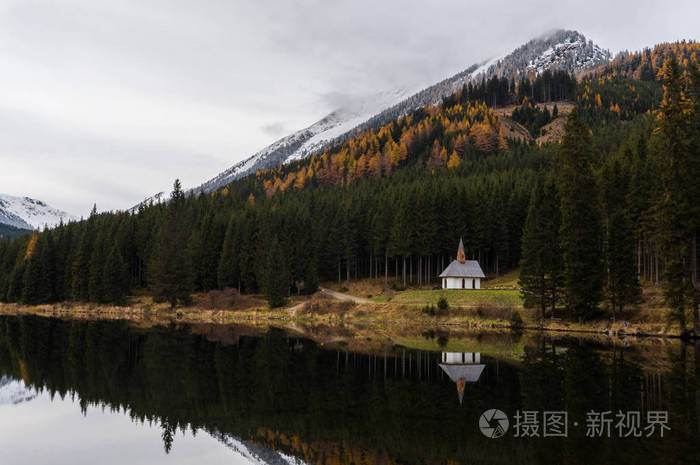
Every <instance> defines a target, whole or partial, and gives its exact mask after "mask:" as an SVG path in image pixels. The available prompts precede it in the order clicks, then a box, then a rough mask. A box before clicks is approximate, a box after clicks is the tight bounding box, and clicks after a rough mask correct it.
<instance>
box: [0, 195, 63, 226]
mask: <svg viewBox="0 0 700 465" xmlns="http://www.w3.org/2000/svg"><path fill="white" fill-rule="evenodd" d="M76 219H77V218H76V217H75V216H73V215H71V214H69V213H66V212H64V211H61V210H59V209H57V208H54V207H52V206H50V205H46V204H45V203H44V202H42V201H41V200H36V199H31V198H29V197H14V196H11V195H5V194H0V224H6V225H9V226H14V227H16V228H20V229H41V228H43V227H44V226H45V225H47V226H49V227H52V226H56V225H57V224H58V223H60V222H61V220H63V222H64V223H67V222H68V221H73V220H76Z"/></svg>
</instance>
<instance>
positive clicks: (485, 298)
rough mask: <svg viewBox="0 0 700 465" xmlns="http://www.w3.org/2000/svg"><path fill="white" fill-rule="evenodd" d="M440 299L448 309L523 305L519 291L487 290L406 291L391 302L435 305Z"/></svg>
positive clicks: (398, 294)
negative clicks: (485, 305)
mask: <svg viewBox="0 0 700 465" xmlns="http://www.w3.org/2000/svg"><path fill="white" fill-rule="evenodd" d="M440 297H445V299H447V302H448V303H449V304H450V307H477V306H479V305H484V304H487V305H493V306H496V307H522V305H523V302H522V299H521V298H520V292H519V291H515V290H487V289H483V290H437V291H406V292H401V293H397V294H396V295H395V296H394V298H393V299H392V300H391V301H392V302H393V303H398V304H406V305H429V304H432V305H437V301H438V299H440Z"/></svg>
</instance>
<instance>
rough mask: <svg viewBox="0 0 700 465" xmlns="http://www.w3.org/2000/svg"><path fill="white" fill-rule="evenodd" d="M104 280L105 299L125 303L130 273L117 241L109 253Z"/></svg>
mask: <svg viewBox="0 0 700 465" xmlns="http://www.w3.org/2000/svg"><path fill="white" fill-rule="evenodd" d="M103 282H104V295H103V300H104V301H105V302H108V303H112V304H116V305H124V304H125V303H126V300H127V295H128V293H129V274H128V270H127V267H126V264H125V263H124V259H123V258H122V254H121V251H120V250H119V245H118V244H116V243H115V244H114V245H113V246H112V248H111V250H110V251H109V254H108V255H107V261H106V262H105V265H104V276H103Z"/></svg>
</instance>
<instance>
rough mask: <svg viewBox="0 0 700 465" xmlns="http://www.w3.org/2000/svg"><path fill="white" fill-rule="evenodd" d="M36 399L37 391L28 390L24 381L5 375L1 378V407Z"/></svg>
mask: <svg viewBox="0 0 700 465" xmlns="http://www.w3.org/2000/svg"><path fill="white" fill-rule="evenodd" d="M35 397H36V391H34V390H33V389H28V388H27V387H26V386H25V385H24V383H23V382H22V381H17V380H15V379H12V378H8V377H7V376H5V375H3V376H2V377H0V405H3V404H20V403H22V402H29V401H30V400H32V399H34V398H35Z"/></svg>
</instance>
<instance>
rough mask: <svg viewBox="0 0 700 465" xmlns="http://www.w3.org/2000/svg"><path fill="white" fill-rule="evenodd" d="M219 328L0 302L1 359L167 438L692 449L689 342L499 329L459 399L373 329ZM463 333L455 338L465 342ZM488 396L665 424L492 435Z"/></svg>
mask: <svg viewBox="0 0 700 465" xmlns="http://www.w3.org/2000/svg"><path fill="white" fill-rule="evenodd" d="M218 332H219V333H218V334H216V333H217V330H212V329H211V328H202V327H199V328H194V331H193V328H191V327H188V326H171V327H155V328H141V327H136V326H130V325H129V324H127V323H125V322H105V321H64V320H56V319H47V318H40V317H0V375H2V374H7V375H9V376H11V377H14V378H16V379H23V380H24V381H25V383H27V384H28V385H31V386H34V387H37V388H43V389H46V390H48V391H49V392H50V393H51V394H56V395H59V396H65V395H68V394H75V395H76V396H77V397H79V399H80V403H81V406H82V407H83V408H85V407H86V406H87V405H91V404H97V405H101V404H105V405H107V406H109V407H112V408H117V407H118V408H124V409H126V410H127V411H128V412H130V415H131V416H132V418H133V419H134V420H139V421H144V420H154V421H157V422H159V423H160V424H161V425H162V428H163V438H164V441H165V445H166V448H167V447H170V446H171V445H172V444H171V443H170V444H169V443H168V442H169V441H170V442H172V441H173V438H174V437H175V436H174V434H173V432H174V431H176V430H177V429H180V428H188V429H190V428H194V429H203V430H206V431H208V432H210V434H213V435H219V434H221V435H227V434H228V435H234V436H238V437H241V438H244V439H246V440H250V441H252V442H254V443H258V444H261V445H265V446H267V447H270V448H272V449H275V450H280V451H284V452H285V453H287V454H290V455H294V456H296V457H298V458H300V459H302V460H304V461H306V462H308V463H368V464H369V463H407V464H408V463H416V464H418V463H448V462H449V463H470V462H489V463H596V462H598V463H609V462H614V461H619V463H629V462H632V461H634V462H635V463H680V461H681V460H683V461H684V462H688V459H689V458H690V459H692V458H694V457H697V453H698V452H697V451H696V447H695V444H696V443H697V439H698V408H699V406H698V400H697V399H698V398H700V397H699V396H700V394H698V390H697V386H698V385H697V380H698V378H697V371H698V367H697V364H696V360H698V357H696V356H695V351H694V350H692V349H693V348H692V347H686V346H681V345H680V344H659V345H658V346H656V347H651V348H650V347H645V348H644V349H643V350H641V349H639V348H637V347H635V346H631V347H623V346H619V347H605V346H604V345H602V344H596V343H591V342H582V341H577V340H562V341H552V340H547V339H540V338H526V339H525V340H521V341H516V342H513V341H511V344H513V343H515V344H517V345H519V347H520V349H521V350H520V352H519V354H518V355H517V356H516V357H515V358H509V357H505V356H504V355H503V354H495V355H490V354H489V352H487V351H484V350H482V351H481V353H480V355H479V364H480V365H483V368H482V370H483V371H480V373H479V376H478V378H477V379H476V380H474V381H473V382H468V383H465V385H464V386H463V389H462V392H461V394H462V396H463V402H462V404H461V405H460V402H459V396H458V394H460V392H459V390H460V389H459V388H460V387H459V385H458V384H457V383H456V382H454V381H453V380H452V379H450V376H449V375H448V373H447V372H446V371H445V370H444V369H443V368H441V366H440V364H441V363H443V364H444V361H445V358H444V355H443V353H442V352H443V351H442V350H439V349H438V350H431V351H421V350H414V349H407V348H405V347H402V346H400V345H395V344H394V345H391V344H386V343H385V344H382V345H380V346H377V347H375V348H373V350H371V351H366V352H354V351H350V350H347V349H344V348H343V346H342V345H336V346H335V347H332V348H326V347H321V346H320V345H319V344H318V343H316V342H314V341H312V340H310V339H306V338H299V337H292V336H289V335H288V334H286V333H285V332H284V331H281V330H278V329H269V330H260V329H256V330H255V331H252V332H253V333H258V334H257V335H254V334H253V335H250V334H251V331H249V330H245V331H243V330H236V329H235V328H229V329H226V330H218ZM425 337H426V339H430V335H426V336H425ZM465 341H466V342H464V341H463V342H462V345H463V346H465V347H469V346H470V345H471V344H472V343H473V341H469V340H465ZM448 345H449V347H461V346H460V345H459V341H455V340H450V341H444V340H443V341H440V344H438V346H444V347H448ZM654 349H655V350H654ZM455 352H458V351H455ZM650 357H651V358H652V359H653V358H655V359H657V360H656V362H653V361H652V360H649V359H650ZM473 360H475V359H473ZM648 367H651V368H648ZM458 379H459V378H458ZM488 408H499V409H501V410H503V411H505V412H510V413H511V414H512V413H513V412H515V411H516V410H518V409H529V410H539V411H543V410H567V411H568V412H569V417H570V418H584V417H585V413H586V412H587V411H589V410H592V409H593V410H612V411H617V410H618V409H620V410H623V411H629V410H644V409H647V408H654V409H668V410H669V414H670V417H671V426H672V428H673V429H672V432H671V433H672V434H670V435H668V437H666V438H665V439H664V440H651V439H644V440H642V439H617V438H613V439H606V440H598V441H596V440H593V439H590V438H586V437H585V434H584V433H585V430H575V429H574V430H572V431H571V433H570V435H569V438H568V439H566V440H562V439H559V440H553V439H541V440H534V439H532V440H522V439H520V440H519V439H517V438H513V437H511V436H506V437H504V438H501V439H498V440H491V439H486V438H485V437H484V436H482V435H481V433H480V432H479V429H478V427H477V423H478V418H479V416H480V414H481V413H482V412H483V411H484V410H486V409H488ZM175 440H176V439H175ZM691 462H692V460H691ZM688 463H690V462H688Z"/></svg>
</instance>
